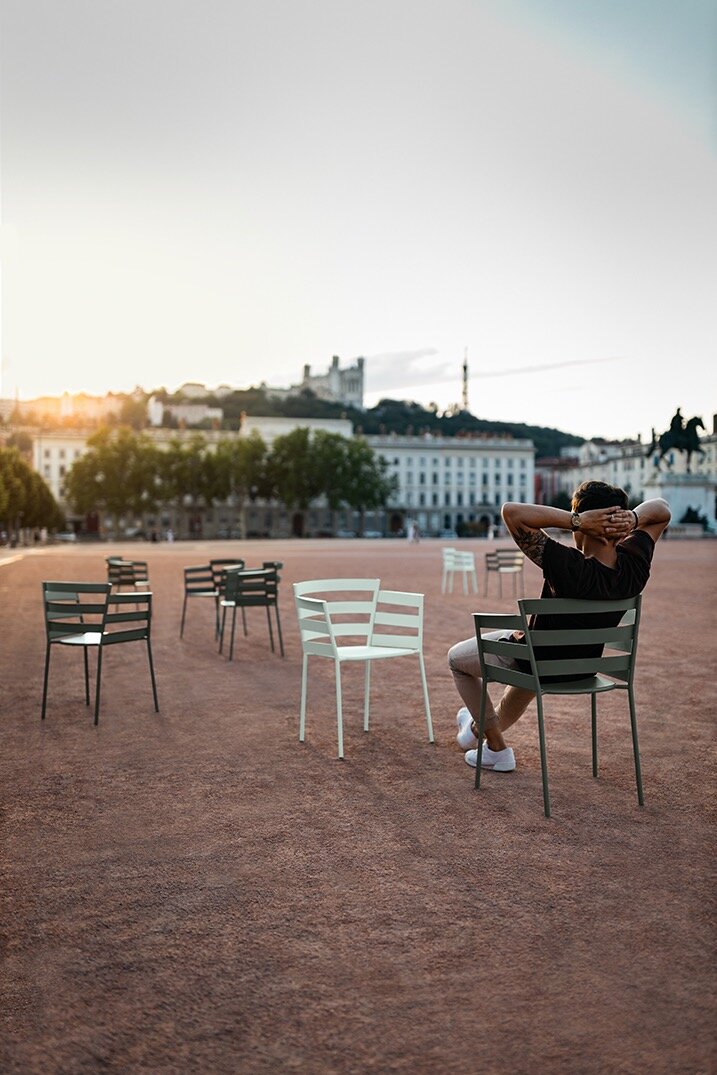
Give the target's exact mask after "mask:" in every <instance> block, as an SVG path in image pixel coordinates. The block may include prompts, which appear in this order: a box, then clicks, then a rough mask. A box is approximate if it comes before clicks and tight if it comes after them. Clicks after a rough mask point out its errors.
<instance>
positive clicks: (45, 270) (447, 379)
mask: <svg viewBox="0 0 717 1075" xmlns="http://www.w3.org/2000/svg"><path fill="white" fill-rule="evenodd" d="M3 8H4V16H3V27H2V30H3V33H2V49H3V56H2V65H3V70H2V100H3V113H2V138H3V145H2V195H3V269H2V271H3V281H2V286H3V309H2V382H1V394H2V395H3V396H6V397H7V396H14V395H15V394H16V393H17V394H19V396H20V398H31V397H33V396H37V395H40V394H59V393H61V392H62V391H63V390H69V391H73V392H74V391H87V392H90V393H97V394H100V393H104V392H105V391H108V390H113V391H127V390H131V389H132V388H134V386H135V385H141V386H143V387H144V388H146V389H151V388H156V387H160V386H166V387H167V388H169V389H175V388H176V387H177V386H178V385H180V384H181V383H182V382H183V381H186V380H193V381H203V382H205V383H207V384H208V385H210V386H212V385H217V384H220V383H228V384H232V385H235V386H237V387H246V386H249V385H251V384H258V383H259V382H260V381H266V382H268V384H270V385H279V386H282V385H284V386H285V385H288V384H291V383H296V382H297V381H298V380H300V378H301V373H302V369H303V366H304V364H306V363H309V364H310V365H311V366H312V372H316V373H319V372H323V371H325V369H326V368H327V367H328V365H329V363H330V361H331V356H332V355H334V354H336V355H339V356H340V358H341V362H342V365H346V364H349V363H350V362H352V361H353V360H355V358H356V357H357V356H359V355H363V356H365V358H366V389H367V394H366V403H367V404H368V405H373V404H374V403H375V402H377V400H378V399H379V398H380V397H381V396H392V397H395V398H408V399H415V400H417V401H419V402H422V403H428V402H429V401H435V402H436V403H437V404H438V405H439V406H440V407H441V408H443V407H445V406H447V405H449V404H451V403H454V402H459V401H460V399H461V366H462V362H463V355H464V350H465V349H466V348H467V353H468V362H469V370H470V385H469V401H470V408H471V410H472V411H473V413H474V414H476V415H477V416H479V417H481V418H489V419H495V420H506V421H525V422H530V423H536V424H540V425H554V426H558V427H560V428H562V429H565V430H567V431H570V432H574V433H578V434H581V435H583V436H592V435H599V434H603V435H606V436H612V437H619V436H633V435H635V434H637V433H638V432H640V433H642V434H643V435H649V432H650V428H651V426H653V425H655V426H658V427H659V426H662V427H665V426H666V425H667V423H668V422H669V418H670V416H671V414H672V413H673V411H674V408H675V406H676V405H678V404H679V405H681V407H682V411H683V414H685V415H691V414H700V415H702V416H703V417H704V419H705V424H706V425H708V426H709V427H711V422H710V419H711V415H712V413H713V412H714V411H715V410H717V392H715V384H716V380H717V379H716V378H715V375H714V368H715V343H716V342H717V341H716V335H717V333H716V332H715V308H717V303H716V302H715V295H716V293H717V292H716V289H715V285H716V284H717V271H716V270H717V254H716V251H717V226H716V225H717V213H716V211H715V201H716V199H715V191H717V167H716V163H717V161H716V156H717V155H716V154H715V141H714V132H715V76H714V71H715V69H716V68H715V55H714V48H715V40H717V16H716V14H715V5H714V3H713V2H712V0H674V2H672V0H670V2H667V0H586V2H585V3H581V4H576V3H574V2H573V0H492V2H491V0H472V2H471V0H440V2H438V0H360V2H357V0H261V2H256V0H255V2H249V0H103V2H102V3H96V2H90V0H63V2H62V3H58V2H57V0H5V2H4V4H3Z"/></svg>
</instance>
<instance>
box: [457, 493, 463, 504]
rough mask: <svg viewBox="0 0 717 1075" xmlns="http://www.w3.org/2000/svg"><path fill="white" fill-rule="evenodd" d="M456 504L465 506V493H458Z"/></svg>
mask: <svg viewBox="0 0 717 1075" xmlns="http://www.w3.org/2000/svg"><path fill="white" fill-rule="evenodd" d="M456 504H457V505H458V507H459V508H462V507H463V493H456Z"/></svg>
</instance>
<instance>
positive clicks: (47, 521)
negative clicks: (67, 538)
mask: <svg viewBox="0 0 717 1075" xmlns="http://www.w3.org/2000/svg"><path fill="white" fill-rule="evenodd" d="M64 525H65V519H64V516H63V515H62V512H61V511H60V509H59V507H58V505H57V501H56V500H55V498H54V497H53V495H52V493H51V492H50V490H49V489H48V487H47V485H46V483H45V482H44V481H43V480H42V478H41V477H40V475H39V474H37V473H36V471H34V470H33V469H32V467H30V466H29V465H28V464H27V463H26V462H25V460H24V459H23V458H22V456H21V454H20V452H19V451H18V449H17V448H14V447H13V448H0V530H2V531H3V532H4V533H5V534H7V535H11V536H13V537H14V539H15V540H17V538H18V536H19V532H20V531H21V530H24V529H31V530H36V529H41V528H42V527H47V529H48V530H56V529H62V527H63V526H64Z"/></svg>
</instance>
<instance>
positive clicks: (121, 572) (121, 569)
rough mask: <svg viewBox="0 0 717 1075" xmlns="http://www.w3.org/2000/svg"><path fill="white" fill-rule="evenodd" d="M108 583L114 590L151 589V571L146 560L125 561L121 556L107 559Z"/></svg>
mask: <svg viewBox="0 0 717 1075" xmlns="http://www.w3.org/2000/svg"><path fill="white" fill-rule="evenodd" d="M107 581H108V582H109V584H110V586H111V587H112V589H113V590H114V589H116V590H118V591H119V590H122V588H123V587H125V588H129V589H132V590H137V589H144V590H147V589H149V569H148V565H147V561H146V560H124V559H122V558H121V557H119V556H108V557H107Z"/></svg>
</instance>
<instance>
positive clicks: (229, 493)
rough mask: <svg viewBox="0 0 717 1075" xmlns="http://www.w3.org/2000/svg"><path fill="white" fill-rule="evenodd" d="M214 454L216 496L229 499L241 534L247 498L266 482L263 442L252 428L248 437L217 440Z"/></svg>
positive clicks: (244, 528)
mask: <svg viewBox="0 0 717 1075" xmlns="http://www.w3.org/2000/svg"><path fill="white" fill-rule="evenodd" d="M214 458H215V468H216V470H215V483H216V484H215V488H216V496H217V499H220V500H226V501H228V502H229V504H230V505H231V507H232V509H233V511H234V513H235V519H236V518H238V520H239V534H240V537H242V538H244V537H245V536H246V504H247V500H249V499H250V498H251V497H253V496H256V495H257V493H260V492H263V491H264V487H265V484H266V475H265V466H266V459H267V448H266V444H265V443H264V441H263V440H262V438H261V437H260V436H259V434H258V433H257V432H256V430H254V431H253V432H252V433H251V434H250V436H248V437H240V438H238V439H234V440H222V441H220V442H219V444H218V445H217V450H216V455H215V457H214Z"/></svg>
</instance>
